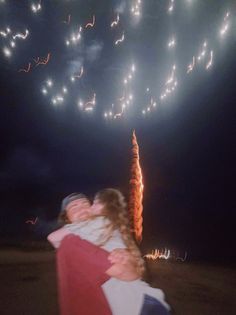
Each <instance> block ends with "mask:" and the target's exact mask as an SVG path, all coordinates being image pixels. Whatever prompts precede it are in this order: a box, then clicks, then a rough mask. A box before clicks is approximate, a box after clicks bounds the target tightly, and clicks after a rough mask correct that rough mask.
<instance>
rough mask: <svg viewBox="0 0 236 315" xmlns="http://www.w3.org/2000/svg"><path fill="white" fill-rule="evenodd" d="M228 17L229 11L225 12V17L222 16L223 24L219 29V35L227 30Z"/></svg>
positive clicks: (222, 34)
mask: <svg viewBox="0 0 236 315" xmlns="http://www.w3.org/2000/svg"><path fill="white" fill-rule="evenodd" d="M229 17H230V12H227V13H226V15H225V17H224V24H223V25H222V27H221V29H220V36H221V37H223V36H225V34H226V33H227V31H228V30H229Z"/></svg>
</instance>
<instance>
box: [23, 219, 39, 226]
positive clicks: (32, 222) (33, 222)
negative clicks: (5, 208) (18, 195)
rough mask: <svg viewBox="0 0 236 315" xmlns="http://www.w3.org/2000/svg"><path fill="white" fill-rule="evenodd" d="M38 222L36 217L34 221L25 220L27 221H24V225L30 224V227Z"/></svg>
mask: <svg viewBox="0 0 236 315" xmlns="http://www.w3.org/2000/svg"><path fill="white" fill-rule="evenodd" d="M37 221H38V217H36V218H35V219H34V220H27V221H25V223H26V224H29V223H30V224H32V225H35V224H36V222H37Z"/></svg>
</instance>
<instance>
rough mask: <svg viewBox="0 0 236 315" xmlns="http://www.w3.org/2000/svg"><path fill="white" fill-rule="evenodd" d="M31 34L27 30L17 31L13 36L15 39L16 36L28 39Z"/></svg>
mask: <svg viewBox="0 0 236 315" xmlns="http://www.w3.org/2000/svg"><path fill="white" fill-rule="evenodd" d="M28 36H29V31H28V30H25V33H16V34H15V35H13V36H12V38H13V39H14V40H15V39H16V38H20V39H26V38H27V37H28Z"/></svg>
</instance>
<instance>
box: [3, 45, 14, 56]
mask: <svg viewBox="0 0 236 315" xmlns="http://www.w3.org/2000/svg"><path fill="white" fill-rule="evenodd" d="M3 54H4V55H5V56H6V57H8V58H9V57H11V56H12V52H11V50H10V49H9V48H8V47H4V48H3Z"/></svg>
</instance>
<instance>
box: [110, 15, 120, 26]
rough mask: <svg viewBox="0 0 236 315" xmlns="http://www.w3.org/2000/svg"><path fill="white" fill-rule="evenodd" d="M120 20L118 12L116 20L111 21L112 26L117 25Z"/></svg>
mask: <svg viewBox="0 0 236 315" xmlns="http://www.w3.org/2000/svg"><path fill="white" fill-rule="evenodd" d="M119 21H120V16H119V14H117V17H116V20H114V21H113V22H112V23H111V27H114V26H117V25H118V23H119Z"/></svg>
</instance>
